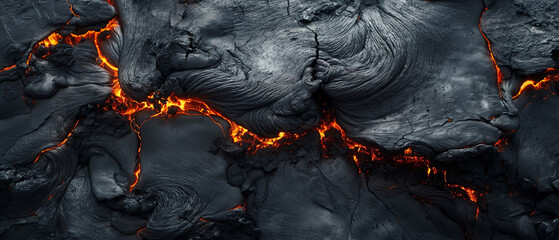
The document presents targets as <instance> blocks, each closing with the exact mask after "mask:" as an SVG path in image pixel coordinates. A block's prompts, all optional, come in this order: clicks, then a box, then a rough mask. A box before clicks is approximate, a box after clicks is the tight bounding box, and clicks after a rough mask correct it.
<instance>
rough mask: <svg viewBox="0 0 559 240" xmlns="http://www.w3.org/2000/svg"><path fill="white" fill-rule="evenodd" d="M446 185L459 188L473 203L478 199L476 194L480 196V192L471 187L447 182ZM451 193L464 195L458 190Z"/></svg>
mask: <svg viewBox="0 0 559 240" xmlns="http://www.w3.org/2000/svg"><path fill="white" fill-rule="evenodd" d="M447 187H449V188H459V189H461V190H462V191H463V192H465V193H466V196H468V199H469V200H470V201H472V202H474V203H477V200H478V196H480V195H481V194H480V193H478V192H476V191H475V190H473V189H471V188H467V187H464V186H462V185H458V184H447ZM453 195H454V196H455V197H463V196H464V195H463V194H462V193H460V192H454V191H453Z"/></svg>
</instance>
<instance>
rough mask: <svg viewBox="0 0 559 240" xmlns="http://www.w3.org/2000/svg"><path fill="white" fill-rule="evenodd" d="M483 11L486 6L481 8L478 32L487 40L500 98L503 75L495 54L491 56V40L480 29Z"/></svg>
mask: <svg viewBox="0 0 559 240" xmlns="http://www.w3.org/2000/svg"><path fill="white" fill-rule="evenodd" d="M485 11H487V8H485V9H483V12H482V13H481V17H480V18H479V25H478V27H479V32H480V33H481V36H483V38H484V39H485V42H487V49H488V50H489V56H490V57H491V61H493V65H494V66H495V71H496V72H497V88H498V89H499V96H501V98H502V97H503V94H502V93H501V83H502V82H503V79H504V75H503V73H502V72H501V69H500V68H499V66H498V65H497V61H495V56H493V51H492V50H491V41H489V39H488V38H487V37H486V36H485V34H484V33H483V31H482V30H481V18H483V14H484V13H485Z"/></svg>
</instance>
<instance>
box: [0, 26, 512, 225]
mask: <svg viewBox="0 0 559 240" xmlns="http://www.w3.org/2000/svg"><path fill="white" fill-rule="evenodd" d="M117 26H118V23H117V21H116V19H113V20H111V21H110V22H109V23H108V24H107V26H105V27H104V28H103V29H101V30H100V31H88V32H86V33H84V34H81V35H75V34H70V35H68V36H61V35H59V34H58V33H53V34H51V35H49V36H48V37H47V38H46V39H45V40H43V41H41V42H39V43H37V44H36V45H35V47H34V48H33V52H34V51H35V50H36V49H37V48H38V47H40V46H44V47H46V48H50V47H52V46H55V45H57V44H59V43H60V42H64V43H66V44H70V45H72V46H74V45H75V44H77V43H79V42H81V41H82V40H84V39H89V40H91V41H92V42H93V43H94V44H95V48H96V50H97V54H98V59H99V60H100V61H99V62H100V63H99V65H100V66H101V67H104V68H105V69H106V70H107V71H109V72H110V73H111V74H112V78H113V83H112V93H111V96H110V97H109V98H108V100H107V101H106V103H105V104H103V109H105V110H113V111H115V112H117V113H119V114H121V115H122V116H125V117H127V118H128V120H129V121H130V126H131V128H132V129H133V130H134V131H135V132H136V134H137V135H138V139H139V140H140V143H139V147H138V153H137V154H138V165H137V167H136V168H135V170H134V177H135V179H134V181H133V182H132V183H131V184H130V186H129V190H130V191H132V190H133V189H134V187H135V186H136V184H137V183H138V181H139V177H140V173H141V165H140V162H141V158H140V151H141V147H142V145H141V137H140V134H139V130H138V129H139V128H140V127H141V124H140V126H138V125H137V123H136V121H135V116H136V114H137V113H138V112H140V111H146V112H153V114H152V116H151V117H156V116H162V117H169V116H174V115H177V114H181V115H204V116H207V117H209V118H210V119H212V120H213V121H214V122H215V123H216V124H218V125H219V126H220V127H221V128H222V129H224V128H223V126H222V125H221V124H220V123H219V121H217V120H216V119H215V117H218V118H221V119H223V120H224V121H226V122H228V123H229V125H230V128H229V132H228V133H226V132H225V131H224V135H226V136H229V137H230V139H231V140H232V141H233V142H234V143H237V144H239V145H241V146H242V147H243V148H245V149H246V153H248V154H254V153H256V152H257V151H259V150H262V149H272V150H273V149H277V148H279V147H281V146H283V145H287V144H290V143H291V142H293V141H294V140H296V139H299V138H301V137H302V136H304V135H305V134H308V133H310V132H317V133H318V134H319V136H320V144H321V146H322V151H323V156H324V157H329V156H327V152H328V146H329V145H330V144H331V143H333V142H334V140H333V138H332V137H331V136H339V137H340V138H341V144H342V145H343V146H344V147H345V148H346V149H347V154H348V157H349V156H351V158H352V159H353V160H354V161H355V163H356V164H357V165H358V166H359V164H360V163H361V162H365V161H377V160H383V159H384V158H385V156H383V155H381V151H380V150H379V149H377V148H374V147H371V146H367V145H365V144H362V143H359V142H358V141H356V140H354V139H350V138H349V137H347V136H346V133H345V132H344V130H343V129H342V128H341V127H340V125H338V123H337V122H336V121H335V117H334V114H333V112H325V113H324V116H323V118H322V120H321V122H320V123H319V124H318V125H317V126H316V127H315V128H314V129H312V130H311V131H308V132H305V133H290V132H280V133H279V134H278V136H277V137H276V138H262V137H259V136H258V135H256V134H254V133H252V132H250V131H249V130H248V129H246V128H244V127H243V126H241V125H239V124H237V123H235V122H233V121H231V120H229V119H227V118H226V117H224V116H223V115H222V114H221V113H219V112H217V111H216V110H214V109H212V108H211V107H210V106H208V105H207V104H206V103H205V102H204V101H202V100H200V99H194V98H180V97H178V96H176V95H174V94H171V95H170V96H168V97H158V95H159V94H156V93H152V94H151V95H150V96H148V98H147V99H146V100H144V101H141V102H138V101H136V100H133V99H132V98H129V97H128V96H126V94H125V93H124V92H123V90H122V88H121V86H120V83H119V80H118V67H117V66H114V65H112V64H111V63H110V62H109V61H108V59H107V58H106V57H105V56H104V55H103V54H102V51H101V48H100V42H102V41H103V39H101V38H102V37H105V36H106V37H110V35H107V34H103V35H101V33H104V32H105V31H107V32H111V31H113V30H114V28H115V27H117ZM480 31H481V25H480ZM482 34H483V33H482ZM484 37H485V36H484ZM485 39H486V41H487V43H488V46H489V50H490V51H491V47H490V43H489V40H488V39H487V38H485ZM33 52H32V53H31V54H30V56H29V58H28V60H27V62H28V63H29V59H30V58H31V56H32V54H33ZM491 58H492V60H493V63H494V65H495V68H496V70H497V75H498V84H499V86H500V84H501V81H502V73H501V71H500V69H499V68H498V67H497V64H496V62H495V59H494V58H493V54H492V53H491ZM13 67H15V65H14V66H12V67H8V68H5V69H3V70H8V69H11V68H13ZM499 89H500V87H499ZM449 121H451V120H449ZM77 124H78V122H76V125H75V126H74V129H75V127H76V126H77ZM72 132H73V130H72V131H70V133H69V134H68V136H67V137H66V139H64V140H63V141H62V142H61V143H59V144H57V145H56V146H54V147H52V148H49V149H45V150H43V151H41V153H40V154H39V156H38V157H37V159H35V162H36V161H37V160H38V159H39V157H40V156H41V154H43V153H44V152H47V151H50V150H52V149H55V148H57V147H59V146H61V145H63V144H65V143H66V141H67V140H68V138H69V137H70V136H71V135H72ZM391 159H392V160H394V161H393V162H394V163H401V164H406V165H411V166H414V167H419V166H425V167H427V176H430V175H431V174H434V175H436V174H438V173H444V180H445V185H444V186H446V187H448V188H450V189H457V191H451V192H452V193H453V196H455V197H464V196H467V197H468V199H469V200H470V201H472V202H474V203H476V202H477V201H478V196H480V194H479V193H477V192H475V191H474V190H472V189H470V188H467V187H464V186H461V185H457V184H446V171H444V170H442V171H440V170H437V169H436V168H435V167H431V166H430V165H429V160H428V159H427V158H425V157H421V156H415V154H414V152H413V150H412V148H406V149H405V150H404V151H403V154H400V155H397V156H394V157H392V158H391ZM360 171H361V170H360ZM237 209H243V210H244V209H245V207H244V206H240V205H239V206H237V207H235V208H232V209H231V210H237ZM478 211H479V209H478ZM201 220H203V219H201ZM141 230H142V229H140V230H139V231H138V232H141Z"/></svg>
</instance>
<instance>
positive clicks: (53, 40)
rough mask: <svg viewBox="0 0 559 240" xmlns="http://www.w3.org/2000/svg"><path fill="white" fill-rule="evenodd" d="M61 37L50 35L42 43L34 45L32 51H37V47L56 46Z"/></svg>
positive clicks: (54, 34) (55, 34) (56, 34)
mask: <svg viewBox="0 0 559 240" xmlns="http://www.w3.org/2000/svg"><path fill="white" fill-rule="evenodd" d="M62 38H63V37H62V36H61V35H60V34H58V33H56V32H54V33H51V34H50V35H49V36H48V37H47V38H46V39H44V40H43V41H40V42H38V43H37V44H35V47H34V49H37V47H39V46H45V47H47V48H48V47H51V46H55V45H57V44H58V42H59V41H60V40H62Z"/></svg>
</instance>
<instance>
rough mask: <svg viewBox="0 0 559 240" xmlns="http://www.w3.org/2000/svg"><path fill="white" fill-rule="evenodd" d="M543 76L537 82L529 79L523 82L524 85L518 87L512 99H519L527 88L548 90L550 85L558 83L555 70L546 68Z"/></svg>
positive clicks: (558, 76) (558, 77)
mask: <svg viewBox="0 0 559 240" xmlns="http://www.w3.org/2000/svg"><path fill="white" fill-rule="evenodd" d="M543 74H545V76H544V77H543V79H541V80H539V81H534V80H531V79H528V80H526V81H524V83H522V86H520V89H519V90H518V93H517V94H516V95H514V96H513V97H512V98H513V99H515V98H517V97H519V96H520V95H521V94H522V92H524V91H525V90H526V89H529V87H530V88H533V89H534V90H541V89H548V88H549V87H550V85H549V84H550V83H552V82H559V75H558V73H557V70H556V69H555V68H548V69H547V70H546V71H545V72H543Z"/></svg>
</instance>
